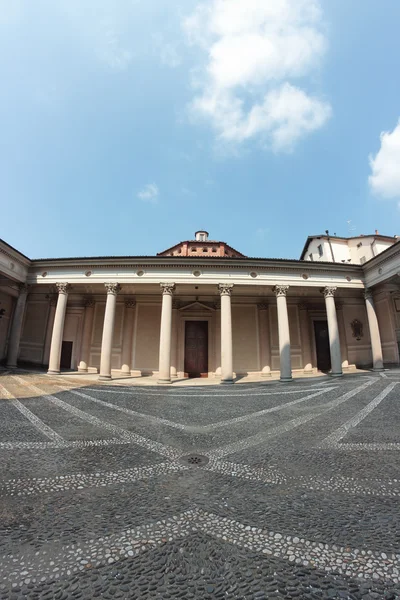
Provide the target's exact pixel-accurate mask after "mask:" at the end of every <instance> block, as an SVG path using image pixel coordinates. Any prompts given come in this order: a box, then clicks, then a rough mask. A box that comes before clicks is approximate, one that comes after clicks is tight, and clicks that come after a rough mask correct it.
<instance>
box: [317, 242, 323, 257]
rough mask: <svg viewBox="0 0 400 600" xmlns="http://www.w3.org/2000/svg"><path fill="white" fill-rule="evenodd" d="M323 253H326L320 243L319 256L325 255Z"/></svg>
mask: <svg viewBox="0 0 400 600" xmlns="http://www.w3.org/2000/svg"><path fill="white" fill-rule="evenodd" d="M323 253H324V251H323V249H322V246H321V244H320V245H319V246H318V254H319V256H320V257H321V256H322V255H323Z"/></svg>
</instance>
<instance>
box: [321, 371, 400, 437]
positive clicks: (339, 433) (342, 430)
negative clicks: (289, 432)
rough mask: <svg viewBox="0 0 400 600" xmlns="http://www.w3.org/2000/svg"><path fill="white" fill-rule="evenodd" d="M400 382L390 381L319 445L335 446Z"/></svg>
mask: <svg viewBox="0 0 400 600" xmlns="http://www.w3.org/2000/svg"><path fill="white" fill-rule="evenodd" d="M397 383H398V382H393V383H390V384H389V385H388V386H387V387H385V389H384V390H383V391H382V392H381V393H380V394H378V395H377V396H376V398H374V399H373V400H371V402H369V404H367V406H365V407H364V408H362V409H361V410H360V411H359V412H358V413H357V414H356V415H354V417H352V418H351V419H349V420H348V421H346V423H344V424H343V425H341V426H340V427H339V428H338V429H336V431H334V432H333V433H331V434H330V435H328V437H326V438H325V439H324V440H322V442H321V443H320V444H319V445H318V447H319V448H335V447H336V446H337V445H338V443H339V441H340V440H341V439H342V438H344V436H345V435H346V434H347V433H348V432H349V431H350V429H353V428H354V427H357V425H359V424H360V423H361V421H363V420H364V419H365V417H367V416H368V415H369V414H370V413H371V412H372V411H373V410H374V409H375V408H376V407H377V406H378V405H379V404H380V403H381V402H382V400H384V399H385V398H386V396H387V395H388V394H390V392H391V391H392V390H393V388H394V387H395V386H396V385H397Z"/></svg>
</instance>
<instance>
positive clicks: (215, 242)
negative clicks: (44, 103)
mask: <svg viewBox="0 0 400 600" xmlns="http://www.w3.org/2000/svg"><path fill="white" fill-rule="evenodd" d="M200 231H203V230H200ZM196 233H199V232H198V231H196ZM205 233H207V232H205ZM183 244H188V245H189V244H197V245H201V246H207V245H208V246H212V245H213V244H217V245H220V244H223V245H224V246H225V247H226V248H229V249H230V250H232V251H233V252H236V254H238V255H239V256H242V257H244V258H245V257H246V255H245V254H242V252H239V250H236V248H233V246H230V245H229V244H227V243H226V242H222V241H218V240H204V241H203V240H184V241H183V242H178V243H177V244H174V245H173V246H170V247H169V248H166V249H165V250H163V251H162V252H157V256H162V255H163V254H165V253H166V252H169V251H170V250H174V249H175V248H178V247H179V246H182V245H183ZM215 258H217V257H215Z"/></svg>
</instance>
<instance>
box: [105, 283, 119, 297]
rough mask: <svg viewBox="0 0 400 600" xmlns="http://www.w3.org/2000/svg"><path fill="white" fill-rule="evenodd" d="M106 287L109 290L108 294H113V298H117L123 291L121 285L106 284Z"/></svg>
mask: <svg viewBox="0 0 400 600" xmlns="http://www.w3.org/2000/svg"><path fill="white" fill-rule="evenodd" d="M104 287H105V288H106V290H107V294H112V295H113V296H116V295H117V294H118V292H119V291H120V289H121V286H120V285H119V283H105V284H104Z"/></svg>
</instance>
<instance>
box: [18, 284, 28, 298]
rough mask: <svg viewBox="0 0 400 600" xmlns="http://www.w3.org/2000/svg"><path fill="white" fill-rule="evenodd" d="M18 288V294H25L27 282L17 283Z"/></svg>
mask: <svg viewBox="0 0 400 600" xmlns="http://www.w3.org/2000/svg"><path fill="white" fill-rule="evenodd" d="M18 289H19V293H20V295H22V294H27V293H28V284H27V283H20V284H19V285H18Z"/></svg>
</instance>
